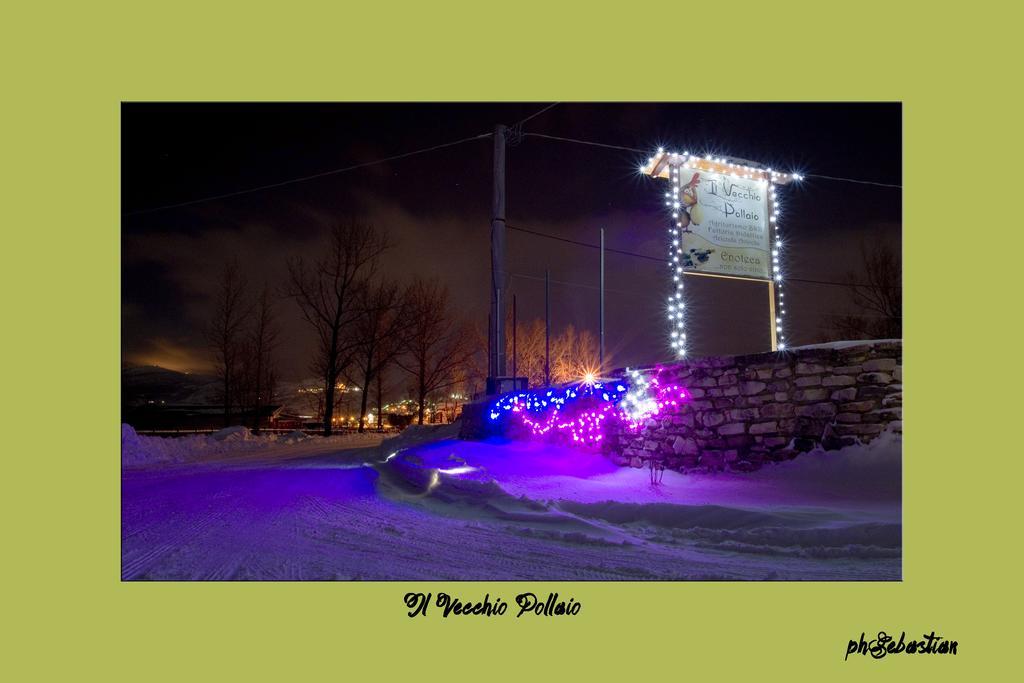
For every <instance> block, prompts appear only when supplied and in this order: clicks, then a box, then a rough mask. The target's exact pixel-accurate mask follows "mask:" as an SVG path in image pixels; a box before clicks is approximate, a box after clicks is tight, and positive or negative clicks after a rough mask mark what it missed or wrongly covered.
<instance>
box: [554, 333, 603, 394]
mask: <svg viewBox="0 0 1024 683" xmlns="http://www.w3.org/2000/svg"><path fill="white" fill-rule="evenodd" d="M599 356H600V352H599V349H598V344H597V339H595V338H594V335H593V334H592V333H591V332H590V331H589V330H577V329H576V328H575V327H574V326H573V325H566V327H565V329H563V330H562V332H561V333H560V334H558V335H557V336H555V337H554V339H552V340H551V381H552V382H555V383H563V382H571V381H573V380H579V379H580V378H581V377H583V376H584V375H586V374H587V373H588V372H596V371H597V370H598V366H599V360H600V359H599Z"/></svg>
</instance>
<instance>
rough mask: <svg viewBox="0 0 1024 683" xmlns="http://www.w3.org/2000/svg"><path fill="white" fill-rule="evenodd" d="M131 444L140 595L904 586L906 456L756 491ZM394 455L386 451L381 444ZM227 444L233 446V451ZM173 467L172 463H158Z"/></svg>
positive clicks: (128, 570)
mask: <svg viewBox="0 0 1024 683" xmlns="http://www.w3.org/2000/svg"><path fill="white" fill-rule="evenodd" d="M455 433H457V427H453V426H447V427H422V428H410V429H409V430H406V432H403V433H402V434H401V435H400V436H399V437H397V438H395V439H388V440H386V441H384V442H383V443H380V444H375V443H374V442H373V441H372V440H371V438H370V436H369V435H364V440H363V441H360V440H359V439H349V440H347V441H346V440H344V437H335V438H334V439H333V440H332V439H321V438H317V437H313V438H302V439H300V438H298V437H295V438H292V439H288V438H280V439H275V440H270V439H269V438H267V437H261V438H259V439H257V438H255V437H252V436H251V435H248V436H246V435H244V434H243V435H241V436H233V437H232V436H230V435H229V436H228V437H225V438H221V439H220V440H217V439H214V438H213V437H201V438H202V439H205V442H203V443H200V442H198V441H197V442H196V443H194V444H189V443H187V442H185V441H183V440H177V441H181V443H179V444H176V445H175V444H170V445H169V444H166V443H157V442H158V441H167V440H159V439H151V438H149V437H138V436H134V434H133V433H129V434H128V438H127V439H125V438H123V439H122V441H123V442H126V443H127V447H126V451H125V452H126V454H127V455H124V456H123V457H124V458H125V464H126V466H125V468H124V469H123V474H122V577H123V578H124V579H129V580H132V579H277V580H280V579H342V580H345V579H373V580H402V579H406V580H429V579H446V580H504V579H526V580H531V579H532V580H562V579H565V580H616V579H618V580H680V579H697V580H700V579H711V580H736V579H740V580H748V579H752V580H759V579H780V580H788V579H817V580H898V579H899V578H900V575H901V569H900V567H901V546H902V543H901V505H900V499H901V496H900V491H901V480H900V473H901V463H900V440H899V436H898V435H896V434H885V435H883V437H882V438H880V439H878V440H877V441H875V442H874V443H872V444H871V445H869V446H857V447H852V448H847V449H844V450H842V451H834V452H812V453H808V454H804V455H801V456H800V457H798V458H796V459H795V460H792V461H788V462H785V463H781V464H777V465H771V466H766V467H765V468H763V469H762V470H759V471H757V472H754V473H749V474H739V473H735V474H732V473H730V474H719V475H698V476H694V475H689V476H684V475H681V474H678V473H675V472H666V473H665V477H664V481H663V482H662V483H661V484H660V485H657V486H652V485H651V484H650V482H649V475H648V473H647V471H645V470H637V469H632V468H619V467H616V466H614V465H612V464H611V463H610V462H609V461H608V460H606V459H605V458H603V457H601V456H600V455H598V454H596V453H589V452H586V451H581V450H577V449H570V448H560V447H554V446H551V445H544V444H541V443H537V442H521V441H506V440H489V441H484V442H473V441H459V440H457V439H455V438H454V435H455ZM375 438H376V439H377V440H379V437H375ZM225 441H228V443H229V444H230V445H229V446H226V447H225V446H223V445H220V446H218V445H216V444H223V443H224V442H225ZM154 453H156V454H157V455H154Z"/></svg>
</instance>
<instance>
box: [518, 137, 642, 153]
mask: <svg viewBox="0 0 1024 683" xmlns="http://www.w3.org/2000/svg"><path fill="white" fill-rule="evenodd" d="M523 135H525V136H528V137H533V138H544V139H546V140H559V141H561V142H574V143H576V144H579V145H590V146H591V147H604V148H606V149H619V150H623V151H626V152H636V153H637V154H645V152H644V150H642V149H637V148H636V147H623V146H622V145H609V144H605V143H603V142H593V141H591V140H578V139H576V138H563V137H559V136H557V135H545V134H543V133H523ZM648 151H650V150H648Z"/></svg>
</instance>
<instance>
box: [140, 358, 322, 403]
mask: <svg viewBox="0 0 1024 683" xmlns="http://www.w3.org/2000/svg"><path fill="white" fill-rule="evenodd" d="M317 386H319V383H318V382H317V380H315V379H307V380H305V381H302V382H282V383H280V384H279V385H278V387H277V392H276V396H275V402H276V403H283V404H284V405H285V410H286V411H287V412H290V413H295V414H313V413H315V412H316V398H315V396H314V397H311V396H310V395H309V394H306V393H303V392H302V391H301V389H302V388H304V387H317ZM121 393H122V406H123V407H124V408H126V409H127V408H134V407H136V406H141V405H145V404H147V403H150V402H152V403H165V404H167V405H179V406H181V405H205V406H213V405H218V404H219V403H220V401H221V394H220V381H219V380H218V379H217V378H216V377H214V376H212V375H203V374H197V373H186V372H178V371H176V370H168V369H167V368H161V367H159V366H156V365H135V366H125V367H124V368H122V370H121Z"/></svg>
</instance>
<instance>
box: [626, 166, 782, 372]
mask: <svg viewBox="0 0 1024 683" xmlns="http://www.w3.org/2000/svg"><path fill="white" fill-rule="evenodd" d="M640 172H641V173H643V174H644V175H648V176H651V177H652V178H663V179H666V180H668V181H669V183H670V187H669V190H668V191H667V192H665V205H666V206H667V207H668V211H669V214H670V216H671V220H670V222H669V240H668V242H669V247H668V261H669V272H670V275H671V277H672V283H673V288H672V292H671V294H669V299H668V304H667V315H668V319H669V337H670V340H669V342H670V344H671V346H672V349H673V351H674V352H675V354H676V355H677V356H678V357H680V358H682V357H684V356H685V355H686V304H685V300H684V297H683V279H684V277H685V276H687V275H700V276H706V277H719V278H729V279H735V280H749V281H753V282H763V283H767V286H768V309H769V321H770V331H771V336H770V338H771V350H772V351H781V350H784V349H785V348H786V339H785V331H784V329H783V320H784V319H785V315H786V305H785V298H784V297H785V295H784V294H783V291H782V281H783V277H782V275H783V271H782V249H783V246H784V243H783V240H782V236H781V233H780V230H779V222H780V217H781V215H782V213H781V206H780V202H779V198H778V193H777V186H779V185H785V184H787V183H790V182H792V181H798V180H802V177H801V176H800V175H798V174H794V173H779V172H777V171H775V170H773V169H771V168H765V167H763V166H761V165H759V164H755V163H754V162H750V161H747V160H745V159H733V158H725V157H714V156H698V155H695V154H690V153H689V152H682V153H679V152H667V151H665V150H664V149H662V148H659V149H658V151H657V153H656V154H655V155H654V156H652V157H651V158H649V159H648V160H647V163H646V164H643V165H642V166H641V167H640Z"/></svg>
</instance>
